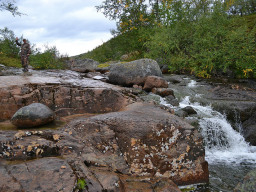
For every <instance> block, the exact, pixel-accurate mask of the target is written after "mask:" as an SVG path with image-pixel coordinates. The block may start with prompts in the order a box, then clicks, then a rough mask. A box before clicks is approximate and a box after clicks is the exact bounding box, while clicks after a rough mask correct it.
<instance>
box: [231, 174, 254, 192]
mask: <svg viewBox="0 0 256 192" xmlns="http://www.w3.org/2000/svg"><path fill="white" fill-rule="evenodd" d="M255 189H256V169H254V170H252V171H250V172H249V173H248V174H247V175H246V176H245V177H244V180H243V181H242V182H240V183H238V185H237V186H236V188H235V189H234V192H246V191H252V192H253V191H255Z"/></svg>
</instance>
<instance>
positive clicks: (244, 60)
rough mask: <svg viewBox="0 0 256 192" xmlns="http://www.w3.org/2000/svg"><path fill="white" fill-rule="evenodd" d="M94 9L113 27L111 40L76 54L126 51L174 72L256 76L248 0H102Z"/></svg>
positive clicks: (254, 27)
mask: <svg viewBox="0 0 256 192" xmlns="http://www.w3.org/2000/svg"><path fill="white" fill-rule="evenodd" d="M97 9H98V10H99V11H102V12H103V14H104V15H105V16H106V17H108V18H109V19H112V20H115V21H116V25H117V29H116V30H115V31H112V33H113V35H114V37H113V38H112V39H111V40H109V41H108V42H106V43H104V44H103V45H101V46H99V47H97V48H96V49H94V50H92V51H90V52H88V53H85V54H82V55H79V57H82V58H83V57H86V58H92V59H95V60H98V61H100V62H102V63H103V62H108V61H111V60H119V59H120V57H121V56H122V55H124V54H130V55H132V57H130V59H131V60H132V59H138V58H144V57H147V58H152V59H155V60H157V61H158V63H159V64H167V65H168V66H169V70H170V72H175V73H191V74H194V75H196V76H198V77H203V78H211V77H215V76H222V75H225V76H230V77H233V78H255V77H256V2H255V1H254V0H150V1H145V0H116V1H112V0H106V1H104V2H103V3H102V5H99V6H98V7H97ZM132 53H136V54H132Z"/></svg>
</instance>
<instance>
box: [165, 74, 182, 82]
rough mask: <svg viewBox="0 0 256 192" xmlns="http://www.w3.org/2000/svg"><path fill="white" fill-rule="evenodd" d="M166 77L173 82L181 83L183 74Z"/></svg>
mask: <svg viewBox="0 0 256 192" xmlns="http://www.w3.org/2000/svg"><path fill="white" fill-rule="evenodd" d="M165 79H166V80H167V81H168V82H170V83H173V84H177V83H181V82H182V81H183V79H182V76H180V75H170V76H165Z"/></svg>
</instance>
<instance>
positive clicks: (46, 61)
mask: <svg viewBox="0 0 256 192" xmlns="http://www.w3.org/2000/svg"><path fill="white" fill-rule="evenodd" d="M65 59H67V57H65V56H60V54H59V51H58V50H57V48H56V47H55V46H53V47H48V46H45V51H44V52H40V51H38V50H36V51H35V52H34V53H33V54H32V55H31V56H30V64H31V65H32V66H33V67H34V68H35V69H64V68H65V67H66V66H65Z"/></svg>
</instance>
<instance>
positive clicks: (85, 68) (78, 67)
mask: <svg viewBox="0 0 256 192" xmlns="http://www.w3.org/2000/svg"><path fill="white" fill-rule="evenodd" d="M98 64H99V62H97V61H94V60H93V59H79V58H77V59H74V60H72V61H71V63H70V64H69V65H70V67H71V70H72V71H77V72H81V73H86V72H90V71H95V70H96V68H97V66H98Z"/></svg>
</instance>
